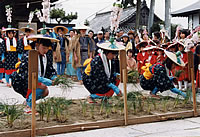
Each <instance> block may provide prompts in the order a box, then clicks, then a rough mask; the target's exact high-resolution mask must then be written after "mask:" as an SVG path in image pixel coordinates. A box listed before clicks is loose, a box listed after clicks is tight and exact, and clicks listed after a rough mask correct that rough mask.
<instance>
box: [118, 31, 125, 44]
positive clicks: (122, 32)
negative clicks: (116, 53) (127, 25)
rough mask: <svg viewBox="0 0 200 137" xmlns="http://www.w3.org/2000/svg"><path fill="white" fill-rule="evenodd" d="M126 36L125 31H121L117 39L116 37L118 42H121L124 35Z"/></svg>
mask: <svg viewBox="0 0 200 137" xmlns="http://www.w3.org/2000/svg"><path fill="white" fill-rule="evenodd" d="M123 34H124V31H123V30H119V31H118V35H117V37H116V41H117V42H121V40H122V39H121V38H122V35H123Z"/></svg>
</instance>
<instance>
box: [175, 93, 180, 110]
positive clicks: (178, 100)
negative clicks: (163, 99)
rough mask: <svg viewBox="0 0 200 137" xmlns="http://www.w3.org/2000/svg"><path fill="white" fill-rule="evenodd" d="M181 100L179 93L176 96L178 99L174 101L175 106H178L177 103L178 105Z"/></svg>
mask: <svg viewBox="0 0 200 137" xmlns="http://www.w3.org/2000/svg"><path fill="white" fill-rule="evenodd" d="M179 102H180V96H179V95H177V96H176V99H175V101H174V108H176V107H177V105H178V103H179Z"/></svg>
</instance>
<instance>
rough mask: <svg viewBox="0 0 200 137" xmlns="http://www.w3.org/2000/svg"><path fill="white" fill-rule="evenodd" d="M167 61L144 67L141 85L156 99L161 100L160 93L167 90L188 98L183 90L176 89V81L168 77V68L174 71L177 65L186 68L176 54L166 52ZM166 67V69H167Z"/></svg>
mask: <svg viewBox="0 0 200 137" xmlns="http://www.w3.org/2000/svg"><path fill="white" fill-rule="evenodd" d="M165 54H166V56H167V59H166V60H165V61H164V63H162V64H161V63H156V64H154V65H151V64H149V63H147V64H145V66H143V67H142V69H143V70H144V73H143V75H141V76H140V85H141V87H142V88H143V89H144V90H150V91H151V92H150V95H151V96H152V97H155V98H159V96H158V95H156V94H157V93H158V91H160V92H161V93H162V92H163V91H166V90H171V91H172V92H173V93H176V94H179V95H181V96H183V97H184V98H185V97H186V94H185V93H184V92H182V91H181V90H179V89H177V88H175V87H174V84H173V82H174V81H175V80H176V79H175V78H173V77H171V78H170V77H168V75H167V72H166V68H167V69H169V70H172V69H174V68H175V67H176V66H177V65H179V66H185V64H184V62H183V61H182V59H181V58H180V57H179V56H178V57H177V56H176V55H175V54H174V53H172V52H169V51H166V50H165ZM165 66H166V68H165Z"/></svg>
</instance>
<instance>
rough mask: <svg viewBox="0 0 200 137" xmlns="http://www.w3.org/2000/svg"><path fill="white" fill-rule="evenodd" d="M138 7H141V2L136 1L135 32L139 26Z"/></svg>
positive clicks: (139, 0)
mask: <svg viewBox="0 0 200 137" xmlns="http://www.w3.org/2000/svg"><path fill="white" fill-rule="evenodd" d="M140 7H141V0H137V9H136V23H135V30H138V29H139V25H140Z"/></svg>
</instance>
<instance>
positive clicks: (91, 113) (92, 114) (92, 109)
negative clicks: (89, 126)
mask: <svg viewBox="0 0 200 137" xmlns="http://www.w3.org/2000/svg"><path fill="white" fill-rule="evenodd" d="M90 117H91V118H92V119H95V118H94V103H92V104H90Z"/></svg>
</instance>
